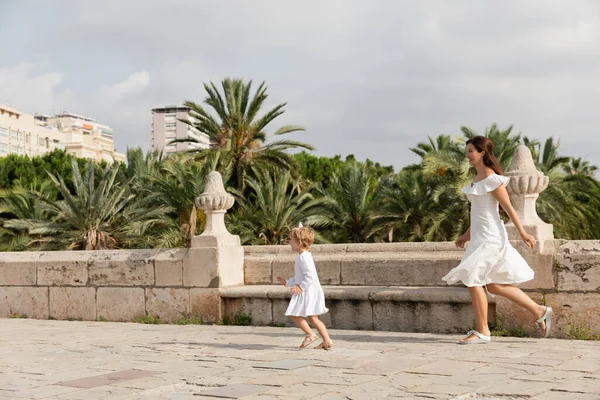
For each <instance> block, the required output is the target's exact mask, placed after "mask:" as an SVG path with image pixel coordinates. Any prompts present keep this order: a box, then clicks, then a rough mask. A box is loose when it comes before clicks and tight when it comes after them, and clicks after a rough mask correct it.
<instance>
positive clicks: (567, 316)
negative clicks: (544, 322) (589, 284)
mask: <svg viewBox="0 0 600 400" xmlns="http://www.w3.org/2000/svg"><path fill="white" fill-rule="evenodd" d="M546 304H547V305H549V306H551V307H552V311H553V312H554V317H553V327H552V332H551V335H552V336H553V337H558V338H580V337H578V334H581V333H583V332H588V333H589V334H590V335H600V293H553V294H547V295H546Z"/></svg>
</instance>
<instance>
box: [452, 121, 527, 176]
mask: <svg viewBox="0 0 600 400" xmlns="http://www.w3.org/2000/svg"><path fill="white" fill-rule="evenodd" d="M460 130H461V131H462V132H463V134H464V136H465V138H467V139H471V138H473V137H475V136H478V135H479V134H478V133H477V132H476V131H474V130H473V129H471V128H468V127H466V126H462V127H461V128H460ZM512 130H513V126H512V125H510V126H509V127H508V128H506V129H504V130H500V129H498V125H496V124H492V125H490V126H489V127H487V128H486V129H485V133H484V134H483V136H485V137H487V138H489V139H490V140H491V141H492V142H493V143H494V156H495V157H496V158H497V159H498V162H499V163H500V165H501V166H502V168H506V167H508V166H509V165H510V162H511V161H512V157H513V154H514V153H515V150H516V149H517V147H518V146H519V145H520V144H521V134H516V135H515V134H513V133H512Z"/></svg>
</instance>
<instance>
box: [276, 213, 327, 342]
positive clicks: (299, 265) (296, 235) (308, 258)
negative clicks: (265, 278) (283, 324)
mask: <svg viewBox="0 0 600 400" xmlns="http://www.w3.org/2000/svg"><path fill="white" fill-rule="evenodd" d="M314 239H315V233H314V231H313V230H312V229H311V228H309V227H304V226H302V224H300V226H299V227H298V228H294V229H292V231H291V232H290V246H291V247H292V250H293V251H295V252H298V255H297V256H296V261H295V263H294V276H293V277H292V278H290V279H288V280H287V281H286V280H285V279H283V278H282V277H281V276H278V277H277V281H278V282H279V283H281V284H282V285H284V286H287V287H290V288H291V289H290V293H291V294H292V299H291V300H290V305H289V306H288V308H287V310H286V312H285V315H286V316H289V317H290V318H291V319H292V321H294V323H295V324H296V325H297V326H298V328H300V329H302V331H303V332H304V333H305V334H306V337H305V338H304V341H303V342H302V344H301V345H300V348H302V349H303V348H305V347H307V346H308V345H310V344H311V343H312V342H314V341H315V340H317V335H315V333H314V332H313V330H312V329H311V328H310V326H309V325H308V323H307V322H306V319H305V318H308V320H309V321H310V323H311V324H312V325H313V326H314V327H315V328H317V332H319V335H321V339H323V341H322V342H321V344H319V345H318V346H317V347H316V348H317V349H323V350H329V349H331V347H332V346H333V342H332V341H331V339H330V338H329V334H328V333H327V328H325V324H324V323H323V322H322V321H321V320H320V319H319V315H321V314H325V313H326V312H327V311H329V310H328V309H327V308H326V307H325V293H323V288H322V287H321V283H320V282H319V277H318V276H317V269H316V267H315V262H314V260H313V258H312V255H311V254H310V252H309V251H308V250H309V249H310V246H311V245H312V244H313V242H314Z"/></svg>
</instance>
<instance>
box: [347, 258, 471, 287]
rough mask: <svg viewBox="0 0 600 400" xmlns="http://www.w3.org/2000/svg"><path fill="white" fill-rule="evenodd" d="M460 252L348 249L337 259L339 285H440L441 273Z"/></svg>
mask: <svg viewBox="0 0 600 400" xmlns="http://www.w3.org/2000/svg"><path fill="white" fill-rule="evenodd" d="M460 257H461V254H460V253H456V252H454V253H440V254H433V253H431V254H416V255H415V254H408V253H371V252H369V253H352V254H350V253H348V254H346V255H345V256H344V258H343V259H342V263H341V284H342V285H374V286H377V285H381V286H389V285H401V286H444V285H445V282H444V281H442V277H443V276H444V275H446V274H447V273H448V271H450V270H451V269H452V268H454V267H455V266H456V265H458V263H459V262H460Z"/></svg>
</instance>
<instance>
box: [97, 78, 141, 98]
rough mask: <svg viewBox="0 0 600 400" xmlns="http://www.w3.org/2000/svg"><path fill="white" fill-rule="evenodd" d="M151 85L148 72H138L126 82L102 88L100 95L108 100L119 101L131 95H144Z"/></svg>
mask: <svg viewBox="0 0 600 400" xmlns="http://www.w3.org/2000/svg"><path fill="white" fill-rule="evenodd" d="M149 84H150V74H149V73H148V71H138V72H134V73H133V74H131V75H129V76H128V77H127V79H126V80H124V81H122V82H118V83H116V84H113V85H108V86H106V85H103V86H100V93H101V94H102V95H103V96H105V97H106V99H107V100H112V101H115V100H116V101H119V100H121V99H123V98H125V97H127V96H130V95H137V94H140V93H142V92H143V91H144V90H145V89H146V88H147V87H148V85H149Z"/></svg>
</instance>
